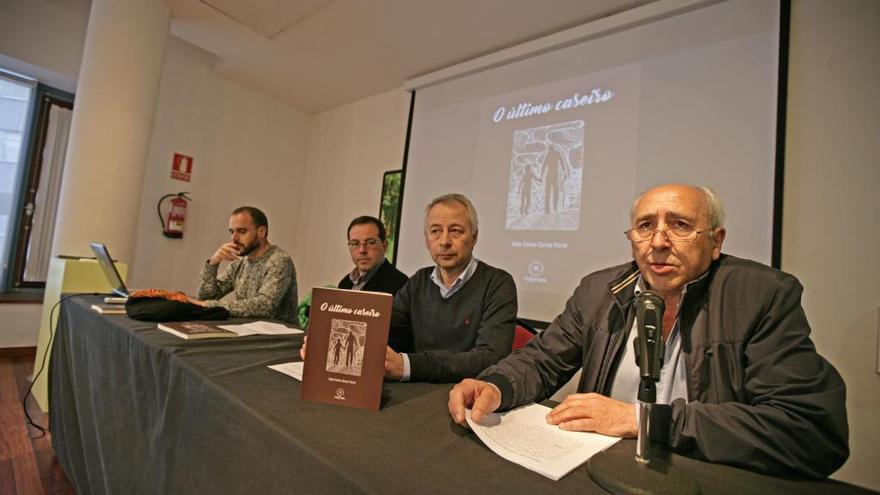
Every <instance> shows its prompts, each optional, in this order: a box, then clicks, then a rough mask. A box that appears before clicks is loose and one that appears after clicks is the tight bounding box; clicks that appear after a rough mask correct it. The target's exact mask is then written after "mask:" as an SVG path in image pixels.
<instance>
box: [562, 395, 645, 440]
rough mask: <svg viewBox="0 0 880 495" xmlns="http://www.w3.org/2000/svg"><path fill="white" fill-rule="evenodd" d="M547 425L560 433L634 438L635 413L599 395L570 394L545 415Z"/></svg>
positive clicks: (625, 405)
mask: <svg viewBox="0 0 880 495" xmlns="http://www.w3.org/2000/svg"><path fill="white" fill-rule="evenodd" d="M547 422H548V423H550V424H551V425H558V426H559V427H560V428H561V429H563V430H571V431H595V432H596V433H601V434H603V435H610V436H614V437H635V436H636V433H638V424H637V423H636V411H635V407H634V406H633V405H632V404H629V403H626V402H620V401H618V400H614V399H610V398H608V397H605V396H604V395H599V394H594V393H590V394H572V395H569V396H568V397H566V398H565V400H564V401H562V403H560V404H559V405H558V406H556V407H554V408H553V410H552V411H550V413H548V414H547Z"/></svg>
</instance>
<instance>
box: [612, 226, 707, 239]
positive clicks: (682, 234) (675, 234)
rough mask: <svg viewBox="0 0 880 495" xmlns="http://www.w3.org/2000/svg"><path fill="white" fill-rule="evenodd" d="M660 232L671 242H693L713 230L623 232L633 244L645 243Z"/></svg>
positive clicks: (631, 230)
mask: <svg viewBox="0 0 880 495" xmlns="http://www.w3.org/2000/svg"><path fill="white" fill-rule="evenodd" d="M657 232H660V233H661V234H663V237H665V238H666V240H667V241H669V242H691V241H693V240H694V239H696V238H697V235H699V234H704V233H710V232H712V231H711V230H696V229H694V228H692V227H675V228H669V229H648V228H639V229H629V230H626V231H624V232H623V235H625V236H626V238H627V239H629V240H631V241H633V242H645V241H650V240H651V239H653V238H654V234H656V233H657Z"/></svg>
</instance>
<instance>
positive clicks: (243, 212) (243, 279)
mask: <svg viewBox="0 0 880 495" xmlns="http://www.w3.org/2000/svg"><path fill="white" fill-rule="evenodd" d="M229 234H230V240H229V242H227V243H225V244H223V245H222V246H220V247H219V248H218V249H217V251H216V252H215V253H214V255H213V256H211V258H210V259H208V261H206V262H205V266H204V267H203V268H202V274H201V279H200V281H199V300H193V302H194V303H196V304H201V305H203V306H208V307H216V306H220V307H223V308H226V309H227V310H229V313H230V314H231V315H232V316H238V317H243V318H268V319H274V320H282V321H286V322H290V323H293V322H295V321H296V319H295V316H296V305H297V291H296V269H295V268H294V266H293V260H292V259H291V258H290V255H288V254H287V253H286V252H284V250H283V249H281V248H279V247H278V246H274V245H272V244H270V243H269V240H268V235H269V221H268V220H267V219H266V215H265V214H264V213H263V212H262V211H260V210H259V209H257V208H254V207H252V206H242V207H240V208H236V209H235V210H234V211H233V212H232V216H231V217H230V218H229ZM223 261H228V262H229V266H227V267H226V269H225V270H223V272H222V273H220V274H219V275H218V271H219V270H218V269H219V266H220V263H221V262H223ZM230 292H234V293H235V298H234V299H229V300H220V299H221V298H222V297H223V296H225V295H226V294H228V293H230Z"/></svg>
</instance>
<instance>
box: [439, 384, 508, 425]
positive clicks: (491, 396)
mask: <svg viewBox="0 0 880 495" xmlns="http://www.w3.org/2000/svg"><path fill="white" fill-rule="evenodd" d="M499 406H501V393H500V392H499V391H498V389H497V388H495V387H494V386H492V385H490V384H489V383H488V382H484V381H480V380H474V379H471V378H466V379H464V380H462V381H461V382H460V383H458V384H457V385H456V386H454V387H452V390H450V391H449V415H450V416H452V420H453V421H455V422H456V423H458V424H460V425H462V426H467V420H465V417H464V410H465V409H468V408H470V410H471V418H473V420H474V421H480V420H481V419H483V416H485V415H486V414H488V413H490V412H494V411H495V410H496V409H498V407H499Z"/></svg>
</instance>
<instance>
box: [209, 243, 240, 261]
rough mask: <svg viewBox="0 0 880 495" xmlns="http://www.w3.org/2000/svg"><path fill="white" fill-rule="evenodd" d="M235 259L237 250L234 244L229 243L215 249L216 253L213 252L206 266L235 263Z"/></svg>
mask: <svg viewBox="0 0 880 495" xmlns="http://www.w3.org/2000/svg"><path fill="white" fill-rule="evenodd" d="M237 259H238V250H237V249H236V248H235V243H234V242H232V241H230V242H227V243H226V244H224V245H222V246H220V247H219V248H217V251H216V252H214V255H213V256H211V258H210V259H209V260H208V264H209V265H217V264H219V263H220V262H221V261H235V260H237Z"/></svg>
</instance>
